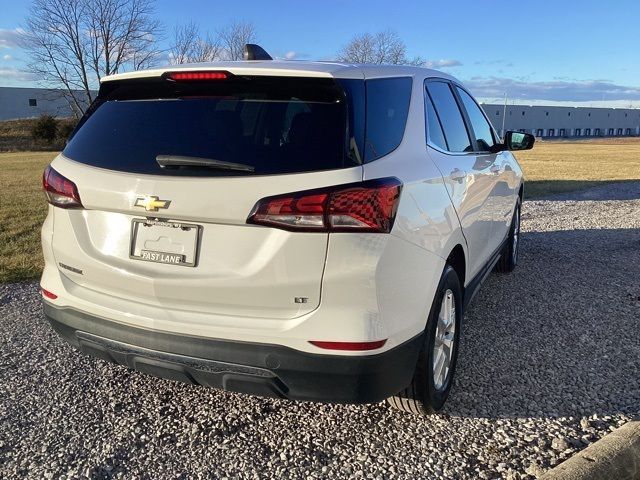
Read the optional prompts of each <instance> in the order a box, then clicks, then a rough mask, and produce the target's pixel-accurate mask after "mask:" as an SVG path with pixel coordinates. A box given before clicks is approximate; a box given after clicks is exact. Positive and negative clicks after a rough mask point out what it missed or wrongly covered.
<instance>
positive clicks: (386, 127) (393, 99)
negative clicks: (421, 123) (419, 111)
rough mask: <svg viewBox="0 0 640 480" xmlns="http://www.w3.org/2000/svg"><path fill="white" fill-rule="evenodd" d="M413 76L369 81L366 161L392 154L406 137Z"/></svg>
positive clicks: (367, 89)
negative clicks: (405, 130) (405, 131)
mask: <svg viewBox="0 0 640 480" xmlns="http://www.w3.org/2000/svg"><path fill="white" fill-rule="evenodd" d="M411 86H412V79H411V78H410V77H400V78H380V79H374V80H367V81H366V91H367V92H366V98H367V107H366V111H367V113H366V137H365V155H364V160H365V162H371V161H373V160H375V159H377V158H380V157H383V156H384V155H387V154H389V153H390V152H392V151H393V150H395V149H396V148H398V145H400V142H402V137H403V136H404V129H405V126H406V124H407V115H408V113H409V102H410V101H411Z"/></svg>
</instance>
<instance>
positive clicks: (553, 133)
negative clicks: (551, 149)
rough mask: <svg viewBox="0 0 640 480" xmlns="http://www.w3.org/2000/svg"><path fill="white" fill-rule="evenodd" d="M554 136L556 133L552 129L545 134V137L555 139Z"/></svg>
mask: <svg viewBox="0 0 640 480" xmlns="http://www.w3.org/2000/svg"><path fill="white" fill-rule="evenodd" d="M555 136H556V131H555V130H554V129H553V128H550V129H549V131H548V132H547V137H555Z"/></svg>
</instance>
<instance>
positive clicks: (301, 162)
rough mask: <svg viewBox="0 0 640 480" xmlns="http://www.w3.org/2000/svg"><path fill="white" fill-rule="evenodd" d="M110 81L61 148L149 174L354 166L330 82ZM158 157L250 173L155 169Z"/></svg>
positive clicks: (339, 95)
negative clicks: (221, 164)
mask: <svg viewBox="0 0 640 480" xmlns="http://www.w3.org/2000/svg"><path fill="white" fill-rule="evenodd" d="M111 83H112V82H105V84H104V85H103V88H102V89H101V91H100V95H99V98H98V101H97V103H96V106H94V107H92V111H91V113H90V114H89V115H88V116H87V117H86V118H85V119H83V123H82V125H81V126H80V128H79V129H78V130H77V131H76V133H75V134H74V136H73V137H72V139H71V140H70V142H69V143H68V144H67V146H66V148H65V149H64V152H63V153H64V155H65V156H67V157H69V158H71V159H73V160H76V161H79V162H82V163H86V164H89V165H94V166H97V167H102V168H107V169H111V170H118V171H124V172H131V173H140V174H156V175H199V176H200V175H205V176H220V175H252V174H253V175H261V174H262V175H264V174H276V173H291V172H306V171H314V170H326V169H335V168H342V167H347V166H353V165H354V162H353V161H352V160H351V156H350V155H349V154H348V152H347V149H346V146H347V144H348V143H349V142H348V141H347V137H346V136H347V130H348V128H347V115H346V112H347V108H346V105H345V104H346V97H345V93H344V91H343V90H341V89H340V88H338V85H337V84H336V83H335V82H334V81H333V80H328V79H300V78H273V77H242V78H236V79H232V80H224V81H218V82H193V83H186V82H183V83H181V82H171V81H167V80H155V81H148V80H147V81H145V82H140V81H138V82H135V81H131V82H128V83H126V82H124V83H115V82H113V84H111ZM158 155H170V156H186V157H198V158H205V159H216V160H221V161H224V162H233V163H241V164H245V165H249V166H251V167H253V168H254V169H255V171H254V172H238V171H237V170H236V171H226V170H218V169H212V168H205V167H197V168H194V167H170V168H161V167H160V166H159V165H158V164H157V162H156V157H157V156H158Z"/></svg>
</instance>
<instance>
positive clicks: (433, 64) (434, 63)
mask: <svg viewBox="0 0 640 480" xmlns="http://www.w3.org/2000/svg"><path fill="white" fill-rule="evenodd" d="M424 66H425V67H427V68H448V67H460V66H462V62H461V61H459V60H453V59H450V58H446V59H441V60H426V61H425V62H424Z"/></svg>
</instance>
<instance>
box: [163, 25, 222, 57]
mask: <svg viewBox="0 0 640 480" xmlns="http://www.w3.org/2000/svg"><path fill="white" fill-rule="evenodd" d="M221 57H222V47H221V45H220V41H219V40H218V39H212V38H211V36H210V35H209V34H207V35H206V37H204V38H202V37H201V36H200V29H199V28H198V25H197V24H195V23H194V22H190V23H187V24H185V25H178V26H177V27H175V28H174V30H173V43H172V45H171V48H170V62H171V63H173V64H181V63H195V62H212V61H215V60H220V59H221Z"/></svg>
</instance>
